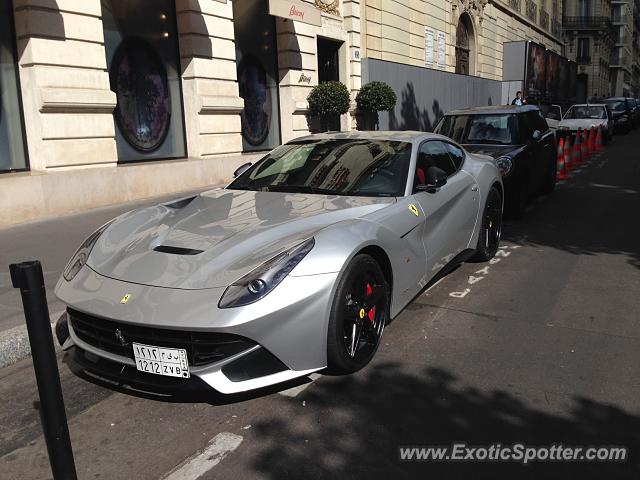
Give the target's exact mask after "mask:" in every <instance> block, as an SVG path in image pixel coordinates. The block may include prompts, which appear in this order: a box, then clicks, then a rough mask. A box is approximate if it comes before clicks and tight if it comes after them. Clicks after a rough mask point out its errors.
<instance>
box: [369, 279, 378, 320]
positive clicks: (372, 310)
mask: <svg viewBox="0 0 640 480" xmlns="http://www.w3.org/2000/svg"><path fill="white" fill-rule="evenodd" d="M372 293H373V288H371V285H369V284H368V283H367V297H368V296H370V295H371V294H372ZM375 316H376V307H375V305H374V306H373V308H371V310H369V320H370V321H371V323H373V319H374V318H375Z"/></svg>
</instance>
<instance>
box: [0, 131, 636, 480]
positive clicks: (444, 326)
mask: <svg viewBox="0 0 640 480" xmlns="http://www.w3.org/2000/svg"><path fill="white" fill-rule="evenodd" d="M638 145H640V133H634V134H630V135H627V136H623V137H618V138H616V141H615V142H613V144H612V145H611V146H610V147H608V149H607V151H606V152H605V153H604V154H603V155H601V156H599V157H598V158H595V159H593V160H591V161H590V162H589V163H588V164H587V165H585V166H583V167H582V168H581V169H580V170H579V171H577V172H575V173H574V174H573V178H572V179H571V180H570V181H568V182H566V183H565V184H563V185H559V186H558V188H557V190H556V192H555V193H554V194H552V195H550V196H547V197H544V198H540V199H538V201H536V202H535V203H534V204H533V205H532V207H531V209H530V211H529V212H528V213H527V216H526V217H525V219H524V220H523V221H521V222H508V223H507V224H506V225H505V228H504V241H503V248H502V249H501V253H500V254H499V255H498V256H497V257H496V260H494V262H493V263H492V264H473V263H467V264H464V265H462V266H461V267H460V268H458V269H457V270H456V271H454V272H453V273H451V274H450V275H448V276H447V277H445V278H444V280H442V281H441V282H440V283H438V284H437V285H435V286H434V287H432V288H431V289H430V290H429V291H427V292H426V293H424V294H423V295H421V296H419V297H418V298H417V299H416V300H415V301H414V302H413V303H412V304H411V305H410V306H409V307H408V308H407V309H406V310H405V311H404V312H403V313H401V314H400V315H399V316H398V317H397V318H396V319H395V320H394V321H393V322H392V323H391V324H390V325H389V326H388V328H387V330H386V331H385V336H384V338H383V345H382V346H381V348H380V350H379V352H378V354H377V356H376V358H375V359H374V361H373V362H372V364H371V365H370V366H368V367H367V368H366V369H364V370H363V371H361V372H359V373H357V374H355V375H351V376H348V377H332V376H318V377H315V378H314V379H309V380H306V381H303V382H297V383H294V384H288V385H285V386H282V387H279V388H274V389H271V390H269V391H262V392H257V393H256V394H252V395H245V396H239V397H232V398H226V397H220V396H214V395H192V396H187V397H180V398H174V397H164V398H156V397H153V396H150V395H148V394H145V393H142V392H132V391H127V390H124V389H120V388H117V389H116V390H117V391H113V390H112V389H109V388H105V386H104V385H102V384H100V382H99V381H97V380H92V381H88V380H87V379H83V378H81V377H80V376H78V375H76V374H74V373H73V372H72V371H71V370H70V368H69V362H68V361H67V360H65V359H64V358H62V356H61V357H60V369H61V375H62V382H63V389H64V394H65V399H66V403H67V410H68V416H69V421H70V430H71V434H72V441H73V445H74V453H75V457H76V462H77V467H78V472H79V477H80V478H82V479H87V478H107V479H131V478H136V479H156V478H163V476H164V475H167V474H169V473H170V472H172V471H174V475H173V476H169V477H168V478H202V479H219V478H234V479H236V480H244V479H253V478H262V479H274V480H276V479H278V480H279V479H285V478H292V479H294V478H305V479H309V478H310V479H316V478H317V479H321V478H341V479H342V478H354V479H355V478H417V477H420V478H424V477H428V476H429V475H431V476H433V478H463V477H464V478H532V479H533V478H536V479H539V478H562V479H572V478H629V479H631V478H633V479H637V478H640V321H639V319H640V314H639V313H638V312H640V294H639V293H640V222H639V219H640V216H639V215H638V209H639V208H640V160H638V155H637V146H638ZM94 217H95V218H94ZM107 217H108V215H107V212H105V211H101V212H98V213H96V214H95V216H94V215H93V214H91V213H90V214H87V215H86V217H85V219H84V220H83V221H82V222H81V223H82V224H80V223H78V224H74V227H73V231H72V232H67V228H66V227H65V225H66V222H65V221H61V222H58V223H52V224H49V225H50V227H49V226H47V228H46V229H45V231H47V232H48V231H49V230H48V229H49V228H51V229H52V231H51V234H50V236H47V238H56V236H63V235H64V236H66V235H67V234H68V243H69V247H68V249H66V250H65V251H64V252H63V249H62V248H60V250H57V249H56V255H58V254H59V255H62V254H63V253H64V254H65V255H64V257H63V258H66V257H67V256H68V255H67V254H70V253H71V251H72V250H73V248H74V246H75V244H77V243H78V242H79V239H80V237H82V235H80V231H81V230H82V228H81V227H82V226H86V227H87V228H86V230H87V231H88V230H90V229H91V228H93V227H95V226H98V225H99V224H100V223H101V222H102V221H103V220H106V218H107ZM21 228H24V230H23V231H22V233H21V235H23V237H21V238H24V239H30V240H29V243H26V241H25V242H20V244H19V245H18V247H19V248H18V249H17V250H16V253H15V255H16V256H17V257H25V256H29V255H30V256H33V255H34V254H36V253H37V252H38V247H40V246H42V245H43V242H46V240H43V238H42V237H39V238H36V237H37V235H36V236H33V237H32V236H30V235H29V231H33V232H37V231H42V230H40V229H41V226H40V225H39V224H37V225H36V224H33V225H31V226H25V227H21ZM84 233H85V232H83V235H84ZM16 238H17V237H16ZM4 240H5V239H4V238H3V242H4ZM65 248H66V247H65ZM47 249H48V245H44V252H45V254H46V251H47ZM58 252H59V253H58ZM2 255H3V257H2V258H3V259H4V260H5V263H7V261H8V260H6V259H10V260H12V261H13V260H14V258H13V256H12V252H8V251H7V250H6V249H2ZM63 258H60V259H58V260H56V261H51V263H50V264H48V265H47V271H49V272H52V273H51V274H50V276H54V277H55V276H56V275H57V272H59V270H60V269H61V268H62V266H63V263H64V260H63ZM19 259H20V258H16V259H15V260H19ZM47 260H48V258H47ZM52 260H53V259H52ZM56 262H57V263H56ZM54 271H55V272H54ZM54 273H55V275H54ZM5 295H6V296H11V295H16V294H15V292H6V293H5ZM4 301H5V302H6V301H7V300H6V299H5V300H4ZM89 380H90V379H89ZM0 398H2V399H3V401H2V403H1V404H0V472H3V473H2V478H6V479H23V480H26V479H42V478H48V477H49V476H50V471H49V467H48V460H47V456H46V448H45V445H44V443H43V438H42V436H41V431H40V425H39V420H38V413H37V403H36V404H34V401H35V400H36V399H37V397H36V393H35V383H34V379H33V374H32V367H31V364H30V363H29V361H28V360H24V361H22V362H19V363H17V364H15V365H13V366H11V367H7V368H5V369H2V370H0ZM454 441H463V442H465V443H467V444H470V445H487V446H488V445H489V444H490V443H493V442H500V443H501V444H502V445H508V444H511V443H514V442H525V443H527V444H532V445H551V444H558V443H562V444H565V445H623V446H626V447H628V448H629V449H630V455H631V456H630V460H629V461H627V462H624V463H603V464H587V463H562V464H561V463H536V464H532V465H527V466H521V465H519V464H516V463H504V464H497V463H480V464H470V463H437V462H401V461H400V460H399V447H404V446H433V445H445V446H447V445H450V444H451V443H452V442H454ZM186 471H190V472H191V475H190V476H189V475H187V474H185V472H186ZM194 472H195V473H194ZM200 474H202V475H201V476H200V477H197V475H200Z"/></svg>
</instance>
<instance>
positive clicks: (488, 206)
mask: <svg viewBox="0 0 640 480" xmlns="http://www.w3.org/2000/svg"><path fill="white" fill-rule="evenodd" d="M501 235H502V195H501V194H500V191H499V190H498V189H497V188H496V187H491V189H490V190H489V193H488V194H487V201H486V202H485V206H484V210H483V212H482V225H481V226H480V232H479V233H478V243H477V245H476V253H475V255H474V256H473V261H475V262H488V261H489V260H491V259H492V258H493V257H495V255H496V253H497V251H498V247H499V246H500V237H501Z"/></svg>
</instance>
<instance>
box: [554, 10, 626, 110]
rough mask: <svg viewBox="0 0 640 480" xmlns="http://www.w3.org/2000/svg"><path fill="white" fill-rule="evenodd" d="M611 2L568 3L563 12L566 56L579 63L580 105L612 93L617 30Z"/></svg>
mask: <svg viewBox="0 0 640 480" xmlns="http://www.w3.org/2000/svg"><path fill="white" fill-rule="evenodd" d="M611 7H612V6H611V0H565V3H564V9H563V10H564V11H563V27H564V37H565V41H566V48H565V53H566V54H567V57H568V58H569V59H570V60H573V61H575V62H576V63H577V64H578V78H577V90H578V91H577V95H576V97H577V99H578V101H579V102H584V101H587V100H588V99H591V98H594V97H606V96H609V95H610V93H611V91H612V90H611V68H610V67H611V65H610V62H611V59H612V56H613V53H614V47H615V42H616V30H615V28H614V25H613V23H612V21H611Z"/></svg>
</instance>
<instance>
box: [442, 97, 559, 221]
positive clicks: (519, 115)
mask: <svg viewBox="0 0 640 480" xmlns="http://www.w3.org/2000/svg"><path fill="white" fill-rule="evenodd" d="M435 132H436V133H439V134H441V135H446V136H447V137H450V138H452V139H453V140H454V141H456V142H458V143H460V144H462V145H463V146H464V148H465V149H466V150H467V151H469V152H473V153H478V154H484V155H489V156H491V157H493V158H494V159H495V160H496V163H497V165H498V168H500V171H501V173H502V179H503V182H504V186H505V208H506V209H507V212H508V213H510V214H511V215H512V216H513V217H516V218H520V217H522V216H523V215H524V211H525V208H526V205H527V202H528V200H529V199H530V198H531V197H533V196H534V195H536V194H538V193H540V192H544V193H550V192H552V191H553V190H554V188H555V185H556V140H555V135H554V133H553V131H551V130H550V129H549V126H548V125H547V122H546V120H545V119H544V117H543V116H542V113H541V112H540V110H539V109H538V107H536V106H531V105H525V106H492V107H479V108H470V109H465V110H455V111H452V112H449V113H447V114H446V115H445V116H444V117H443V118H442V119H441V120H440V122H439V123H438V124H437V125H436V128H435Z"/></svg>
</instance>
